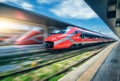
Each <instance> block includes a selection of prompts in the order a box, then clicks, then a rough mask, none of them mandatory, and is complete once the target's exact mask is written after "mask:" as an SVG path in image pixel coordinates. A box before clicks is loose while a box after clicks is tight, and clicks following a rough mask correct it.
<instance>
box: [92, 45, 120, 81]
mask: <svg viewBox="0 0 120 81" xmlns="http://www.w3.org/2000/svg"><path fill="white" fill-rule="evenodd" d="M91 81H120V43H118V45H117V46H116V47H115V48H113V50H112V51H111V52H110V54H109V56H108V58H107V59H106V60H105V61H104V63H103V64H102V65H101V67H100V68H99V70H98V71H97V72H96V74H95V75H94V77H93V78H92V80H91Z"/></svg>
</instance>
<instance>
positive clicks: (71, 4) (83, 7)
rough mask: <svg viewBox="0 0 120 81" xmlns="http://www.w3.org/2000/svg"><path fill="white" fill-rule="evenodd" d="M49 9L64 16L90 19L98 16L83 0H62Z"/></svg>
mask: <svg viewBox="0 0 120 81" xmlns="http://www.w3.org/2000/svg"><path fill="white" fill-rule="evenodd" d="M50 11H51V12H52V13H54V14H55V15H57V16H60V17H64V18H75V19H91V18H97V17H98V16H97V15H96V14H95V12H94V11H93V10H92V9H91V8H90V7H89V6H88V5H87V4H86V3H85V2H84V1H83V0H64V1H62V2H61V3H60V4H57V6H55V7H54V8H52V9H50Z"/></svg>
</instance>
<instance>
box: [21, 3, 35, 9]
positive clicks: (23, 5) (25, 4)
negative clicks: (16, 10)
mask: <svg viewBox="0 0 120 81" xmlns="http://www.w3.org/2000/svg"><path fill="white" fill-rule="evenodd" d="M21 7H22V8H24V9H26V10H32V9H33V5H32V4H30V3H27V2H22V3H21Z"/></svg>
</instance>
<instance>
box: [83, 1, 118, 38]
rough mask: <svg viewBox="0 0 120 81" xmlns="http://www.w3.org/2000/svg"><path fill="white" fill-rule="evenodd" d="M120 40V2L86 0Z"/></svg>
mask: <svg viewBox="0 0 120 81" xmlns="http://www.w3.org/2000/svg"><path fill="white" fill-rule="evenodd" d="M85 2H86V3H87V4H88V5H89V6H90V7H91V8H92V9H93V10H94V11H95V12H96V13H97V14H98V16H100V17H101V19H102V20H103V21H104V22H105V23H106V24H107V25H108V27H109V28H110V29H111V30H112V31H113V32H114V33H115V34H116V35H117V36H118V37H119V38H120V0H85Z"/></svg>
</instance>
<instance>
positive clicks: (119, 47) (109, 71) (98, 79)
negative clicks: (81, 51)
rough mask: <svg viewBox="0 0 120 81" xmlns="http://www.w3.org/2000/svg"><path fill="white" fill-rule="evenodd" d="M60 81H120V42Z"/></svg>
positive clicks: (110, 46) (108, 47)
mask: <svg viewBox="0 0 120 81" xmlns="http://www.w3.org/2000/svg"><path fill="white" fill-rule="evenodd" d="M59 81H120V42H115V43H113V44H111V45H109V46H107V47H106V48H105V49H104V50H102V51H101V52H100V53H99V54H97V55H96V56H94V57H93V58H91V59H90V60H88V61H87V62H86V63H84V64H83V65H81V66H80V67H78V68H76V69H74V70H73V71H71V72H69V73H68V74H66V75H65V76H64V77H62V78H61V79H59Z"/></svg>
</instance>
